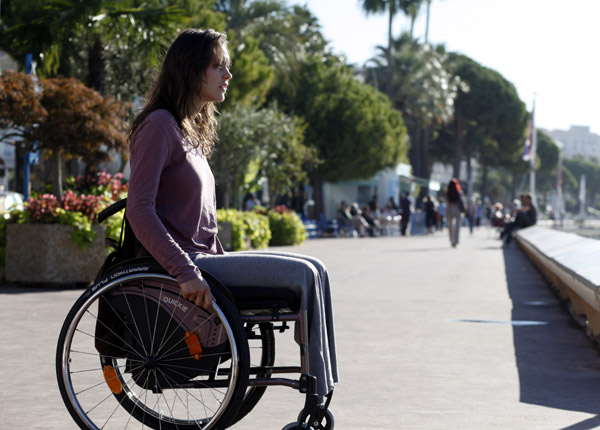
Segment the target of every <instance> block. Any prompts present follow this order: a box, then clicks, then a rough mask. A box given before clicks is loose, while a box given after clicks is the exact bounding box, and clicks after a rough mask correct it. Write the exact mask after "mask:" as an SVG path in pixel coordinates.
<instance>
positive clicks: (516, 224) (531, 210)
mask: <svg viewBox="0 0 600 430" xmlns="http://www.w3.org/2000/svg"><path fill="white" fill-rule="evenodd" d="M536 222H537V211H536V209H535V206H534V205H533V201H532V198H531V194H529V193H525V194H522V195H521V207H520V208H518V209H516V215H515V219H514V221H512V222H509V223H508V224H507V225H506V227H504V230H502V233H501V234H500V238H501V239H502V238H505V239H504V240H505V242H506V244H507V245H508V244H509V243H510V241H511V240H512V232H513V231H515V230H518V229H520V228H526V227H530V226H532V225H534V224H535V223H536Z"/></svg>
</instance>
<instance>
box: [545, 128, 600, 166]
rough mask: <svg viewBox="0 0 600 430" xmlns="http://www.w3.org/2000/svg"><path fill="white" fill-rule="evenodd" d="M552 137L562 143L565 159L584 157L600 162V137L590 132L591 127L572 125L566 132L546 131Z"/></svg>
mask: <svg viewBox="0 0 600 430" xmlns="http://www.w3.org/2000/svg"><path fill="white" fill-rule="evenodd" d="M544 132H545V133H547V134H548V135H549V136H550V137H552V138H553V139H555V140H558V141H560V142H562V144H563V157H564V158H575V157H583V158H584V159H586V160H592V159H596V160H597V161H600V136H599V135H597V134H594V133H592V132H591V131H590V128H589V127H586V126H581V125H572V126H571V128H570V129H569V130H567V131H565V130H552V131H547V130H544Z"/></svg>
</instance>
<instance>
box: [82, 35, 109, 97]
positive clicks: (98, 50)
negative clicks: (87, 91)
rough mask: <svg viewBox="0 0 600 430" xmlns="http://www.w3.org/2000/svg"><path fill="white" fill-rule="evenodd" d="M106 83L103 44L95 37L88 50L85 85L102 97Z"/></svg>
mask: <svg viewBox="0 0 600 430" xmlns="http://www.w3.org/2000/svg"><path fill="white" fill-rule="evenodd" d="M105 81H106V59H105V58H104V44H103V43H102V40H100V37H99V36H96V38H95V40H94V43H93V45H92V46H91V48H89V49H88V75H87V79H86V83H85V84H86V85H87V86H88V87H89V88H92V89H94V90H96V91H98V92H99V93H100V94H102V95H104V92H105Z"/></svg>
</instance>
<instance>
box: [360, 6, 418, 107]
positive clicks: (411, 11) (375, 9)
mask: <svg viewBox="0 0 600 430" xmlns="http://www.w3.org/2000/svg"><path fill="white" fill-rule="evenodd" d="M360 3H361V4H362V8H363V9H364V11H365V12H366V13H367V15H369V14H372V13H387V15H388V46H387V48H386V50H385V54H386V58H387V69H386V70H387V75H386V76H387V79H386V81H385V82H386V87H385V93H386V94H387V95H388V97H389V98H390V99H391V98H392V81H393V74H394V67H393V65H392V53H393V49H394V46H393V36H392V23H393V21H394V16H395V15H396V13H397V12H399V11H401V12H404V14H406V15H407V16H409V17H411V31H410V37H411V39H412V33H413V32H412V29H413V26H414V21H415V19H416V16H417V13H418V11H419V7H420V5H421V4H422V3H423V0H360Z"/></svg>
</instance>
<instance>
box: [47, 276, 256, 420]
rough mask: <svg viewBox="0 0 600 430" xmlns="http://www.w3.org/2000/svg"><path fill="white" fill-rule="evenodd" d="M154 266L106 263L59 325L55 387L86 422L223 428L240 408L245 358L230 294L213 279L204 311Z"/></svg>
mask: <svg viewBox="0 0 600 430" xmlns="http://www.w3.org/2000/svg"><path fill="white" fill-rule="evenodd" d="M157 272H160V268H158V269H157V268H156V267H155V266H152V265H139V264H128V265H124V266H120V267H118V268H116V269H114V270H111V271H110V272H109V273H107V274H106V275H105V276H104V277H103V278H102V279H101V280H100V281H99V282H97V283H96V284H95V285H94V286H92V287H90V288H89V289H88V290H86V291H85V292H84V294H83V295H82V296H81V297H80V298H79V299H78V300H77V301H76V303H75V304H74V306H73V308H72V309H71V311H70V312H69V314H68V316H67V318H66V320H65V322H64V324H63V327H62V330H61V333H60V336H59V340H58V346H57V352H56V372H57V378H58V385H59V389H60V392H61V395H62V398H63V401H64V402H65V405H66V407H67V409H68V410H69V413H70V414H71V416H72V417H73V419H74V420H75V422H76V423H77V425H79V427H80V428H82V429H99V428H102V429H107V430H108V429H125V428H130V427H136V426H134V422H132V417H133V418H135V419H137V420H138V421H140V422H141V423H142V427H143V428H145V427H144V426H147V427H148V428H155V429H158V428H161V429H190V430H191V429H196V430H197V429H199V428H202V429H203V430H208V429H211V430H223V429H225V428H226V427H227V426H228V425H229V423H230V422H231V420H232V419H234V417H235V415H236V413H237V411H238V409H239V407H240V405H241V402H242V400H243V398H244V394H245V392H246V388H247V384H248V373H249V370H248V369H249V362H250V355H249V351H248V342H247V339H246V334H245V331H244V328H243V325H242V323H241V321H240V318H239V313H238V311H237V309H236V308H235V306H234V305H233V303H232V301H231V299H230V297H228V296H227V294H226V292H225V291H224V290H223V289H222V287H220V286H219V285H216V284H215V282H211V280H210V279H209V283H211V290H212V293H213V295H214V296H215V299H216V302H217V304H216V305H215V307H214V309H213V310H211V311H207V310H205V309H202V308H199V307H196V306H195V305H193V304H192V303H190V302H188V301H187V300H185V299H183V298H182V297H181V296H180V289H179V286H178V284H177V282H176V281H175V279H173V278H172V277H170V276H168V275H165V274H161V273H157ZM100 308H102V310H101V315H99V309H100ZM107 312H108V314H107ZM106 315H109V318H107V317H106ZM116 320H118V323H117V324H115V321H116ZM186 329H187V335H186ZM186 336H187V337H186ZM194 336H196V337H194ZM209 336H210V338H209ZM186 339H187V340H186ZM198 344H200V346H198ZM99 351H101V352H99ZM193 354H197V355H193ZM111 391H112V393H111ZM136 428H137V427H136Z"/></svg>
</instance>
